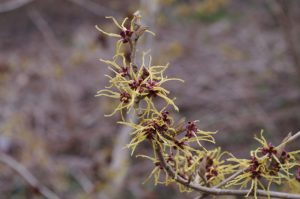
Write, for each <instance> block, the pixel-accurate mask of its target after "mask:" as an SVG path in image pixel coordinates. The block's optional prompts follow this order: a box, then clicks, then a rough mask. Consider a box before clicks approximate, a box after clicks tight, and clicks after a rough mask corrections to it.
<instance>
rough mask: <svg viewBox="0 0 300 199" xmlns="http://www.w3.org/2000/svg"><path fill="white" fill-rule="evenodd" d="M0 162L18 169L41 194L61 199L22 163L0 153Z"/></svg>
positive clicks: (52, 198)
mask: <svg viewBox="0 0 300 199" xmlns="http://www.w3.org/2000/svg"><path fill="white" fill-rule="evenodd" d="M0 162H2V163H3V164H5V165H6V166H8V167H9V168H11V169H13V170H14V171H16V172H17V173H18V174H19V175H20V176H22V177H23V179H24V180H25V181H26V182H27V183H28V184H29V185H30V186H32V187H33V188H34V189H36V190H37V191H38V192H39V193H40V194H41V195H43V196H44V197H46V198H48V199H60V197H59V196H57V195H56V194H55V193H54V192H53V191H51V190H50V189H49V188H47V187H45V186H44V185H42V184H41V182H40V181H39V180H38V179H36V177H34V176H33V175H32V174H31V173H30V172H29V171H28V170H27V169H26V168H25V167H24V166H23V165H22V164H20V163H19V162H17V161H16V160H15V159H13V158H12V157H10V156H9V155H6V154H4V153H0Z"/></svg>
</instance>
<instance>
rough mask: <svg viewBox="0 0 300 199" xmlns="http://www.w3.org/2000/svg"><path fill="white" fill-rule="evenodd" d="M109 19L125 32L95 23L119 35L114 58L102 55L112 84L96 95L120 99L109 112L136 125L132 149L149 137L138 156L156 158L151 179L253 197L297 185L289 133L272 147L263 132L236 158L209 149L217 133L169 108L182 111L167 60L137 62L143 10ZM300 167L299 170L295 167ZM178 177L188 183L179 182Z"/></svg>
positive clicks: (299, 177) (185, 187)
mask: <svg viewBox="0 0 300 199" xmlns="http://www.w3.org/2000/svg"><path fill="white" fill-rule="evenodd" d="M109 18H111V19H112V20H113V22H114V23H115V25H116V26H117V27H118V28H120V29H121V32H120V34H115V33H108V32H105V31H104V30H102V29H101V28H99V27H98V26H96V28H97V29H98V30H99V31H100V32H101V33H103V34H105V35H108V36H111V37H116V38H119V40H118V41H117V43H116V53H115V56H114V57H113V59H112V60H104V59H100V61H101V62H103V63H105V64H107V65H108V68H109V70H110V71H111V74H110V75H106V76H107V77H108V78H109V85H108V86H107V87H106V88H105V89H102V90H100V91H98V92H97V95H96V96H106V97H109V98H113V99H116V100H117V101H118V105H117V106H116V107H115V109H114V111H113V112H112V113H111V114H109V115H108V116H112V115H114V114H115V113H118V112H120V113H121V116H122V120H121V121H119V122H118V123H119V124H122V125H126V126H129V127H131V128H132V132H131V134H130V135H131V140H130V142H129V143H128V145H127V147H128V148H130V149H131V151H132V154H133V153H134V152H135V150H136V149H137V147H138V146H139V145H140V144H141V143H144V142H146V143H149V144H150V145H151V146H152V149H153V153H152V155H151V156H146V155H143V154H142V155H138V156H139V157H143V158H147V159H149V160H151V161H152V162H153V165H154V169H153V171H152V172H151V174H150V176H149V177H148V178H147V180H148V179H150V177H153V178H154V182H155V184H165V185H168V184H169V183H171V182H177V183H178V185H179V188H180V190H181V191H191V188H190V187H189V186H188V184H189V183H196V184H198V185H200V186H204V187H213V186H215V187H221V188H223V189H226V188H228V187H235V186H240V187H241V188H249V192H248V195H250V194H252V195H254V196H255V197H256V196H257V194H256V193H257V190H258V189H259V188H261V189H263V190H269V189H270V186H271V184H273V183H275V184H281V183H282V182H288V181H290V180H292V181H293V186H294V184H295V183H294V182H295V181H300V167H299V166H300V164H299V162H297V156H299V155H300V151H293V152H289V151H287V150H286V149H285V146H286V144H287V143H288V142H289V138H287V139H285V140H284V141H283V142H282V143H281V144H280V145H278V146H274V145H273V144H272V143H270V142H267V141H266V139H265V138H264V137H263V135H262V134H261V136H260V138H258V137H256V138H255V139H256V140H257V141H258V142H259V143H260V144H261V146H260V147H259V148H257V149H256V150H254V151H251V152H250V158H249V159H238V158H235V157H234V156H233V155H232V154H230V153H229V152H223V151H221V149H220V148H213V149H211V150H208V149H207V148H208V147H207V145H208V144H214V143H215V140H214V137H213V136H214V134H215V132H208V131H203V130H200V129H199V128H198V126H197V122H198V121H189V122H187V123H185V122H181V121H178V122H176V121H175V119H174V118H173V117H172V116H171V114H170V112H169V111H166V110H172V108H173V109H174V110H176V111H178V107H177V106H176V104H175V103H174V99H175V98H170V96H169V95H170V92H169V91H168V90H166V89H165V88H164V83H165V82H167V81H172V80H177V81H182V80H181V79H178V78H168V77H167V76H166V75H165V71H166V69H167V68H168V64H167V65H153V64H152V61H151V60H152V58H151V56H150V55H148V52H144V53H142V55H141V61H140V62H141V63H140V64H136V63H135V54H136V52H135V51H136V44H137V41H138V39H139V38H140V37H141V36H142V35H143V33H145V32H149V33H152V32H150V31H149V30H148V28H147V27H144V26H142V25H141V24H140V15H138V14H136V15H134V16H133V18H132V20H131V21H130V22H129V25H126V23H127V20H128V19H127V18H125V19H124V21H123V22H122V23H121V24H119V23H118V22H117V20H116V19H115V18H113V17H109ZM123 45H129V48H130V49H131V52H130V53H131V54H130V56H131V59H129V61H128V59H126V56H125V53H124V52H122V50H121V47H122V46H123ZM145 59H149V60H148V61H147V63H149V64H147V65H146V64H145V63H146V61H145ZM156 99H160V101H162V102H164V103H163V105H158V104H161V103H156ZM124 111H126V112H127V113H133V114H134V115H135V117H136V119H134V120H133V119H132V118H131V120H130V119H128V118H126V117H124V115H123V113H124ZM226 156H227V157H226ZM163 160H165V161H163ZM165 164H167V165H168V169H166V168H165V166H166V165H165ZM296 168H298V170H296V171H295V169H296ZM170 171H174V175H169V173H168V172H170ZM237 172H240V173H237ZM295 172H296V173H295ZM235 174H236V175H235ZM229 176H231V177H230V178H229V179H228V177H229ZM232 176H233V177H232ZM178 178H180V179H182V180H183V181H184V182H185V183H180V182H178V180H177V179H178ZM226 179H227V180H226Z"/></svg>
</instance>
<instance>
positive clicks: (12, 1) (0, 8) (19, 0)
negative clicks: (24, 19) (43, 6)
mask: <svg viewBox="0 0 300 199" xmlns="http://www.w3.org/2000/svg"><path fill="white" fill-rule="evenodd" d="M33 1H34V0H9V1H7V2H5V3H1V4H0V13H4V12H10V11H14V10H16V9H18V8H21V7H23V6H25V5H27V4H29V3H31V2H33Z"/></svg>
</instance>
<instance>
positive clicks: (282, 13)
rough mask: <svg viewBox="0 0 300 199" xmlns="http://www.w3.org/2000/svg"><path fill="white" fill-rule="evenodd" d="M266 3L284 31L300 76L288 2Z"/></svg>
mask: <svg viewBox="0 0 300 199" xmlns="http://www.w3.org/2000/svg"><path fill="white" fill-rule="evenodd" d="M266 3H267V5H268V6H269V7H270V10H271V12H272V14H273V15H274V16H275V17H276V20H277V21H278V23H279V25H280V28H281V29H282V32H283V36H284V39H285V42H286V46H287V50H288V53H289V55H290V56H291V58H292V61H293V63H294V65H295V67H296V70H297V71H298V73H299V74H300V58H299V55H298V52H297V49H296V46H295V42H294V35H293V24H292V22H291V19H290V17H289V9H288V7H287V5H286V3H287V2H286V1H282V0H276V1H270V0H268V1H266Z"/></svg>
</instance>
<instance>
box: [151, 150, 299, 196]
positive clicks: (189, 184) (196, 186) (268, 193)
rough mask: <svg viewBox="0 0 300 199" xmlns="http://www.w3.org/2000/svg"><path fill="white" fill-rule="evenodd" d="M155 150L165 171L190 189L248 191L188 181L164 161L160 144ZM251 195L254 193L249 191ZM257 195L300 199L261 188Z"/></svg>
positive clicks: (227, 192)
mask: <svg viewBox="0 0 300 199" xmlns="http://www.w3.org/2000/svg"><path fill="white" fill-rule="evenodd" d="M156 152H157V155H158V158H159V160H160V162H161V165H162V166H163V168H164V169H165V170H166V172H167V173H168V174H169V175H170V176H171V177H172V178H173V179H175V180H176V181H177V182H178V183H180V184H182V185H184V186H186V187H189V188H191V189H194V190H196V191H199V192H202V193H207V194H211V195H235V196H245V195H247V194H248V193H249V191H250V190H248V189H247V190H245V189H244V190H235V189H220V188H214V187H204V186H201V185H199V184H196V183H193V182H189V181H188V180H186V179H184V178H182V177H181V176H180V175H176V172H175V171H174V169H173V168H172V167H171V166H170V165H169V164H168V163H167V162H166V160H165V158H164V157H163V153H162V150H161V148H160V146H157V148H156ZM251 194H252V195H253V194H254V193H251ZM256 194H257V196H264V197H273V198H285V199H300V195H299V194H289V193H283V192H275V191H264V190H261V189H258V190H257V192H256Z"/></svg>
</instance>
